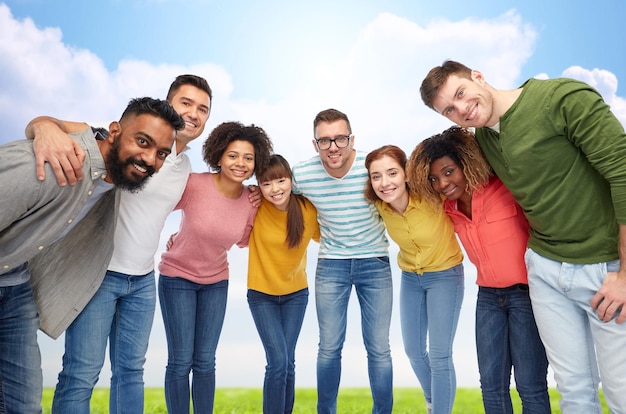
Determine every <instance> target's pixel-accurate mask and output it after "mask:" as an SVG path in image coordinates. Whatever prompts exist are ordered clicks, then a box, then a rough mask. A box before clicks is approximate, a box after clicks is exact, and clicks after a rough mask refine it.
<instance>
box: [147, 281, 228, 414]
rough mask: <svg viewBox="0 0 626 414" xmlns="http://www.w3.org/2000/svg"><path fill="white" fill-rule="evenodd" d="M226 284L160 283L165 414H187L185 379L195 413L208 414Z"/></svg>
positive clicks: (224, 311) (225, 299)
mask: <svg viewBox="0 0 626 414" xmlns="http://www.w3.org/2000/svg"><path fill="white" fill-rule="evenodd" d="M227 298H228V280H223V281H221V282H217V283H213V284H208V285H202V284H198V283H194V282H192V281H189V280H187V279H183V278H181V277H169V276H165V275H161V277H159V303H160V304H161V313H162V314H163V323H164V325H165V336H166V338H167V368H166V370H165V403H166V406H167V412H168V413H169V414H189V374H190V373H191V372H192V371H193V381H192V385H191V398H192V400H193V412H194V413H212V412H213V403H214V400H215V352H216V351H217V344H218V342H219V339H220V334H221V333H222V326H223V325H224V316H225V315H226V301H227Z"/></svg>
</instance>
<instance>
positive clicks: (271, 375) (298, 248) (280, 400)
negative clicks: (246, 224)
mask: <svg viewBox="0 0 626 414" xmlns="http://www.w3.org/2000/svg"><path fill="white" fill-rule="evenodd" d="M257 181H258V183H259V187H260V188H261V193H262V194H263V200H262V203H261V206H260V207H259V210H258V212H257V215H256V218H255V220H254V226H253V228H252V233H251V234H250V250H249V256H248V304H249V306H250V311H251V312H252V317H253V319H254V323H255V324H256V327H257V331H258V332H259V336H260V337H261V341H262V342H263V347H264V348H265V356H266V359H267V365H266V367H265V381H264V384H263V412H264V413H266V414H270V413H271V414H275V413H291V412H292V410H293V404H294V390H295V351H296V342H297V341H298V336H299V335H300V329H301V328H302V322H303V320H304V313H305V310H306V306H307V302H308V298H309V290H308V287H307V286H308V285H307V277H306V251H307V246H308V245H309V241H310V240H311V239H313V240H315V241H319V237H320V233H319V226H318V224H317V211H316V210H315V207H313V204H311V202H310V201H309V200H307V199H306V198H304V197H303V196H301V195H296V194H292V193H291V184H292V176H291V168H290V167H289V163H287V161H286V160H285V159H284V158H283V157H281V156H280V155H276V154H275V155H272V156H271V157H270V160H269V165H268V167H267V168H265V169H263V170H262V171H259V172H258V173H257Z"/></svg>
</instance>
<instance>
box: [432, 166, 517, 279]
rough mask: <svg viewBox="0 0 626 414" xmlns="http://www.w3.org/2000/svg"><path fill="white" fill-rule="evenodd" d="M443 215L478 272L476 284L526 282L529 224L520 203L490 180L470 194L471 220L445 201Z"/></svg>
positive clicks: (499, 185) (494, 178) (495, 181)
mask: <svg viewBox="0 0 626 414" xmlns="http://www.w3.org/2000/svg"><path fill="white" fill-rule="evenodd" d="M444 203H445V210H446V213H447V214H448V215H449V216H450V218H451V219H452V223H453V224H454V231H455V232H456V233H457V234H458V235H459V239H461V243H462V244H463V247H464V248H465V251H466V252H467V255H468V256H469V259H470V261H471V262H472V263H473V264H474V265H475V266H476V268H477V269H478V278H477V280H476V284H478V285H479V286H485V287H493V288H503V287H508V286H512V285H515V284H517V283H526V284H527V283H528V274H527V271H526V264H525V263H524V253H525V251H526V245H527V243H528V236H529V233H528V228H529V226H528V221H527V220H526V217H525V216H524V212H523V211H522V208H521V207H520V205H519V204H517V202H516V201H515V199H513V196H512V195H511V193H510V192H509V190H507V188H506V187H505V186H504V184H502V181H500V179H499V178H497V177H493V178H492V179H491V180H490V181H489V184H488V185H487V186H486V187H485V188H483V189H481V190H480V191H475V192H474V194H473V195H472V219H471V220H470V219H469V218H468V217H467V216H465V214H463V213H461V212H460V211H459V210H457V208H456V201H452V200H446V201H445V202H444Z"/></svg>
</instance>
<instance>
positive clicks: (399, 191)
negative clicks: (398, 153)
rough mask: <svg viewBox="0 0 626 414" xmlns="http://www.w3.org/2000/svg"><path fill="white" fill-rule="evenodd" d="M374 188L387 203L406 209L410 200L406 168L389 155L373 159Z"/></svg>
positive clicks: (372, 177) (372, 179)
mask: <svg viewBox="0 0 626 414" xmlns="http://www.w3.org/2000/svg"><path fill="white" fill-rule="evenodd" d="M369 176H370V182H371V185H372V189H373V190H374V192H375V193H376V195H377V196H378V197H379V198H380V199H381V200H383V201H384V202H385V203H387V204H389V205H390V206H392V207H393V208H394V209H395V210H397V211H404V209H405V208H406V206H407V205H408V202H409V192H408V190H407V187H406V174H405V172H404V168H402V166H401V165H400V164H399V163H398V161H396V160H395V159H394V158H391V157H389V156H387V155H384V156H382V157H381V158H379V159H377V160H375V161H372V162H371V164H370V166H369Z"/></svg>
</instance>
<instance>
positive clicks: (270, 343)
mask: <svg viewBox="0 0 626 414" xmlns="http://www.w3.org/2000/svg"><path fill="white" fill-rule="evenodd" d="M308 301H309V289H308V288H304V289H302V290H299V291H297V292H293V293H290V294H287V295H268V294H266V293H263V292H259V291H256V290H252V289H248V304H249V306H250V312H251V313H252V318H253V319H254V324H255V325H256V329H257V331H258V332H259V337H260V338H261V342H262V343H263V348H264V349H265V359H266V361H267V365H266V366H265V381H264V382H263V413H264V414H283V413H285V414H288V413H291V412H292V411H293V404H294V399H295V398H294V397H295V385H296V365H295V360H296V344H297V342H298V336H300V330H301V329H302V321H303V320H304V313H305V311H306V305H307V303H308Z"/></svg>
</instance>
